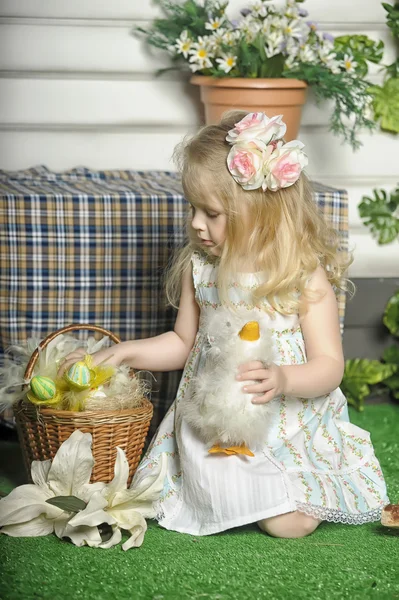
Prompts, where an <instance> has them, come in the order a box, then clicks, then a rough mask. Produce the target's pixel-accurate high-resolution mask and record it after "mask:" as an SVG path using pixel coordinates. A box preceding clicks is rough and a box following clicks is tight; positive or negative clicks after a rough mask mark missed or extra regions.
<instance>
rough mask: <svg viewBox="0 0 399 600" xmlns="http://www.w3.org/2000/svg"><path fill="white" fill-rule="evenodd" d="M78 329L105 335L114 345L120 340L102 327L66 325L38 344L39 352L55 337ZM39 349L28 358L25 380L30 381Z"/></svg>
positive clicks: (78, 324) (82, 324)
mask: <svg viewBox="0 0 399 600" xmlns="http://www.w3.org/2000/svg"><path fill="white" fill-rule="evenodd" d="M79 329H89V330H90V331H98V332H99V333H102V334H103V335H107V336H108V337H110V338H111V340H112V341H113V342H115V344H119V343H120V339H119V338H118V336H117V335H115V334H114V333H111V332H110V331H108V330H107V329H104V328H103V327H99V326H98V325H88V324H84V323H76V324H74V325H67V326H66V327H62V328H61V329H58V330H57V331H54V332H53V333H50V334H49V335H48V336H47V337H46V338H45V339H44V340H43V341H42V342H40V344H39V348H40V350H43V349H44V348H45V347H46V346H47V345H48V344H49V343H50V342H52V341H53V339H54V338H56V337H57V335H61V333H69V332H70V331H78V330H79ZM39 348H36V350H35V351H34V353H33V354H32V356H31V357H30V360H29V362H28V364H27V367H26V370H25V375H24V377H25V379H30V377H31V375H32V373H33V369H34V367H35V364H36V361H37V359H38V356H39Z"/></svg>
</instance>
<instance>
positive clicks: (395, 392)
mask: <svg viewBox="0 0 399 600" xmlns="http://www.w3.org/2000/svg"><path fill="white" fill-rule="evenodd" d="M384 385H386V387H387V388H388V389H389V391H390V393H391V395H392V396H393V397H394V398H395V400H399V373H395V374H394V375H392V377H389V378H388V379H386V380H385V381H384Z"/></svg>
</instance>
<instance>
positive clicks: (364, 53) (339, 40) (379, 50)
mask: <svg viewBox="0 0 399 600" xmlns="http://www.w3.org/2000/svg"><path fill="white" fill-rule="evenodd" d="M334 48H335V51H336V52H337V54H340V55H341V56H342V57H343V56H345V55H346V54H348V55H349V56H350V55H352V56H353V58H354V59H355V62H356V63H357V66H356V67H355V71H356V73H358V74H359V75H360V76H361V77H365V76H366V75H367V74H368V70H369V69H368V62H372V63H376V64H378V63H380V62H381V60H382V57H383V54H384V42H383V41H381V40H380V41H379V42H376V41H375V40H372V39H370V38H369V37H367V35H340V36H338V37H336V38H335V40H334Z"/></svg>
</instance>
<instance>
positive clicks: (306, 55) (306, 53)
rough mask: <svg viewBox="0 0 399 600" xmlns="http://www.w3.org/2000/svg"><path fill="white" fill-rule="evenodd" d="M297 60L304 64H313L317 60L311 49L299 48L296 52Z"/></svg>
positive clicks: (306, 47)
mask: <svg viewBox="0 0 399 600" xmlns="http://www.w3.org/2000/svg"><path fill="white" fill-rule="evenodd" d="M298 59H299V60H300V61H301V62H304V63H314V62H316V60H317V55H316V52H315V51H314V50H313V48H309V46H301V47H300V48H299V52H298Z"/></svg>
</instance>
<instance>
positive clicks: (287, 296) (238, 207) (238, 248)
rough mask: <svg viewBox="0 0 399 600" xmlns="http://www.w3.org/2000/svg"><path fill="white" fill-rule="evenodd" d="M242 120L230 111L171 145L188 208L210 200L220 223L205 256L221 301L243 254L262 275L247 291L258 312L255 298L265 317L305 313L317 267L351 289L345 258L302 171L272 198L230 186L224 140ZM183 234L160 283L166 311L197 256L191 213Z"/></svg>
mask: <svg viewBox="0 0 399 600" xmlns="http://www.w3.org/2000/svg"><path fill="white" fill-rule="evenodd" d="M246 114H247V113H246V112H244V111H229V112H227V113H225V114H224V115H223V118H222V120H221V121H220V123H219V124H218V125H208V126H204V127H202V128H201V129H200V130H199V132H198V133H197V134H196V135H194V136H193V137H191V138H187V137H186V138H185V139H184V140H183V141H182V142H181V143H180V144H179V145H178V146H177V147H176V149H175V152H174V158H175V160H176V161H177V165H178V167H179V170H180V172H181V176H182V185H183V191H184V195H185V198H186V199H187V200H188V202H189V203H190V204H192V205H193V206H194V207H201V206H203V205H204V204H206V199H207V198H209V195H210V194H212V195H213V196H214V197H216V198H217V200H218V201H219V202H220V204H221V205H222V206H223V210H224V212H225V214H226V217H227V225H226V239H225V241H224V243H223V248H222V250H221V254H220V257H216V258H214V257H213V256H209V260H210V261H213V260H216V261H218V264H219V270H218V281H217V284H218V292H219V298H220V301H221V302H222V303H223V304H226V305H230V302H229V298H228V288H229V282H230V281H231V278H232V277H233V276H234V275H235V274H236V273H237V272H238V271H239V262H240V259H241V260H242V258H243V257H244V256H245V257H248V260H249V262H250V264H253V265H254V266H255V265H256V269H254V270H256V271H266V272H267V280H266V281H265V282H264V283H262V284H260V285H259V287H258V288H256V289H255V290H254V292H253V302H254V304H255V305H258V306H262V302H261V300H267V301H268V303H269V304H270V305H271V307H272V311H270V309H268V307H267V304H263V306H262V308H264V309H265V310H266V311H270V312H273V310H276V311H278V312H280V313H282V314H293V313H297V312H299V311H300V309H301V311H302V310H304V308H305V307H306V304H307V302H308V301H312V300H315V299H316V298H319V297H320V295H319V294H317V293H316V294H315V293H314V292H311V291H310V290H309V289H306V284H307V281H308V279H309V277H310V276H311V275H312V273H313V272H314V271H315V269H316V268H317V267H318V265H321V266H322V267H323V268H324V270H325V272H326V275H327V278H328V280H329V281H330V283H331V284H332V285H333V286H334V287H335V288H338V289H343V290H347V289H348V288H350V285H351V283H350V282H349V280H347V279H346V278H345V276H344V275H345V272H346V270H347V268H348V266H349V265H350V264H351V262H352V257H351V256H350V255H349V254H348V253H345V252H343V251H342V250H340V248H339V237H338V234H337V232H336V231H335V230H334V229H333V228H332V227H331V226H330V225H329V224H328V223H326V221H325V220H324V219H323V216H322V215H321V213H320V211H319V209H318V207H317V205H316V203H315V201H314V198H313V193H312V188H311V185H310V183H309V181H308V178H307V177H306V175H305V174H304V173H302V174H301V176H300V178H299V180H298V181H297V182H296V183H295V184H294V185H292V186H291V187H288V188H284V189H281V190H278V191H276V192H272V191H270V190H266V191H263V190H262V189H261V188H260V189H256V190H244V189H243V188H242V187H241V186H240V185H239V184H238V183H236V182H235V181H234V179H233V177H232V175H231V174H230V172H229V170H228V168H227V162H226V159H227V155H228V153H229V150H230V148H231V146H230V145H229V144H228V143H227V142H226V140H225V138H226V135H227V132H228V131H229V130H230V129H232V128H233V127H234V125H235V123H237V122H238V121H240V120H241V119H242V118H243V117H245V116H246ZM243 222H244V223H245V227H246V230H247V232H248V235H246V236H245V235H243ZM187 232H188V244H187V245H186V246H185V247H184V248H182V249H181V250H180V252H179V253H178V254H177V256H176V257H175V259H174V261H173V264H172V266H171V268H170V270H169V272H168V276H167V281H166V293H167V297H168V300H169V302H170V303H171V304H172V305H173V306H176V305H177V302H178V298H179V295H180V282H181V276H182V273H183V272H184V271H185V269H187V268H188V267H189V264H190V258H191V255H192V253H193V252H194V251H198V252H200V253H202V254H203V253H204V248H203V247H201V246H200V245H199V242H198V238H197V235H196V233H195V232H194V230H193V228H192V227H191V215H188V218H187ZM348 283H349V284H350V285H348Z"/></svg>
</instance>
